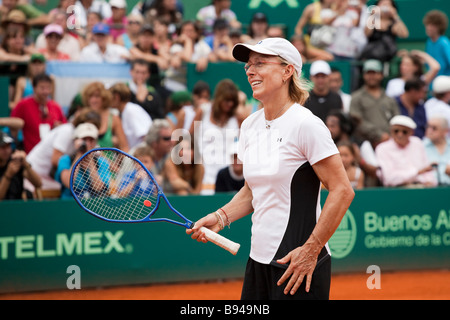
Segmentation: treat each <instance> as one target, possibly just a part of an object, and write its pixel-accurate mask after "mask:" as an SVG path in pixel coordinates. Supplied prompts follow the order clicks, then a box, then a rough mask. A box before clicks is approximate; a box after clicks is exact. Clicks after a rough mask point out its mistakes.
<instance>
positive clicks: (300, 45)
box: [290, 34, 334, 63]
mask: <svg viewBox="0 0 450 320" xmlns="http://www.w3.org/2000/svg"><path fill="white" fill-rule="evenodd" d="M290 41H291V43H292V44H293V46H294V47H296V48H297V50H298V52H300V54H301V56H302V61H303V63H308V62H313V61H317V60H324V61H332V60H334V56H333V54H331V53H329V52H327V51H325V50H322V49H319V48H316V47H313V46H307V45H306V41H305V38H304V36H303V35H300V34H294V35H293V36H292V37H291V38H290Z"/></svg>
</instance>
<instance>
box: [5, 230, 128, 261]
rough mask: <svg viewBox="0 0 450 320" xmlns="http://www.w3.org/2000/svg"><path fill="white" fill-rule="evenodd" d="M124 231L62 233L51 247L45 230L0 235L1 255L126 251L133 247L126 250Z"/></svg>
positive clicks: (17, 257)
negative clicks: (35, 233)
mask: <svg viewBox="0 0 450 320" xmlns="http://www.w3.org/2000/svg"><path fill="white" fill-rule="evenodd" d="M123 234H124V231H122V230H119V231H116V232H115V233H113V232H110V231H94V232H80V233H72V234H71V235H70V236H69V235H67V234H65V233H58V234H56V241H54V242H52V246H51V247H50V244H49V243H47V241H46V239H44V236H43V235H41V234H38V235H23V236H15V237H0V259H1V260H6V259H9V258H12V257H15V258H16V259H26V258H45V257H59V256H63V255H67V256H71V255H89V254H109V253H111V252H113V251H115V252H117V253H124V252H126V251H129V250H125V248H124V246H122V244H121V243H120V239H121V238H122V236H123ZM48 242H50V241H48Z"/></svg>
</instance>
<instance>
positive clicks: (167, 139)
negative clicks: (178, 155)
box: [161, 136, 172, 141]
mask: <svg viewBox="0 0 450 320" xmlns="http://www.w3.org/2000/svg"><path fill="white" fill-rule="evenodd" d="M161 140H163V141H170V140H172V137H170V136H169V137H161Z"/></svg>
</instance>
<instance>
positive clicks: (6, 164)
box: [0, 131, 42, 201]
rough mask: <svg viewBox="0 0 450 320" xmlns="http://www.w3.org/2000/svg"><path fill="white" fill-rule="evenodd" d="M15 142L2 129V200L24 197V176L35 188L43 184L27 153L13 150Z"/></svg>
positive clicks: (0, 184) (0, 167)
mask: <svg viewBox="0 0 450 320" xmlns="http://www.w3.org/2000/svg"><path fill="white" fill-rule="evenodd" d="M13 142H14V140H13V139H12V138H11V137H10V136H8V135H7V134H6V133H4V132H2V131H0V201H1V200H17V199H22V197H23V193H24V191H25V189H24V187H23V180H24V178H26V179H28V180H29V181H30V182H31V183H32V184H33V185H34V187H35V188H40V187H41V184H42V183H41V179H40V178H39V175H38V174H37V173H36V172H35V171H34V170H33V169H32V168H31V165H30V164H29V163H28V162H27V161H26V159H25V158H26V153H25V152H24V151H21V150H16V151H14V152H13V150H12V147H11V144H12V143H13Z"/></svg>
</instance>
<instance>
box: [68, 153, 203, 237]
mask: <svg viewBox="0 0 450 320" xmlns="http://www.w3.org/2000/svg"><path fill="white" fill-rule="evenodd" d="M97 151H114V152H119V153H121V154H123V155H124V156H126V157H128V158H130V159H132V160H134V161H136V162H138V163H139V164H140V165H141V167H142V168H143V169H144V170H145V171H146V173H147V174H148V175H149V176H150V177H151V179H152V181H153V182H154V184H155V185H156V186H157V188H158V195H157V200H156V205H155V207H154V208H153V210H152V211H151V212H150V213H149V214H148V215H147V216H146V217H145V218H143V219H140V220H115V219H108V218H105V217H103V216H101V215H99V214H97V213H95V212H93V211H92V210H90V209H88V208H86V207H85V206H84V205H83V204H82V203H81V201H80V200H79V199H78V197H77V195H76V194H75V191H74V189H73V176H74V172H75V168H77V166H78V163H79V162H80V161H82V160H83V159H84V158H85V157H86V156H87V155H89V154H91V153H93V152H97ZM70 192H71V193H72V196H73V198H74V199H75V201H76V202H77V203H78V205H79V206H80V207H81V208H83V210H84V211H86V212H88V213H90V214H91V215H93V216H95V217H97V218H99V219H102V220H105V221H109V222H118V223H137V222H160V221H164V222H169V223H172V224H175V225H179V226H183V227H185V228H186V229H191V228H192V227H193V226H194V222H192V221H191V220H189V219H188V218H186V217H185V216H184V215H182V214H181V213H180V212H179V211H178V210H176V209H175V208H174V207H173V206H172V205H171V204H170V202H169V200H168V199H167V197H166V195H165V194H164V193H163V192H162V189H161V188H160V186H159V185H158V183H157V182H156V179H155V177H153V175H152V174H151V172H150V171H149V170H148V169H147V168H146V167H145V166H144V164H143V163H142V162H141V161H139V160H138V159H136V158H135V157H133V156H131V155H129V154H128V153H126V152H124V151H122V150H119V149H117V148H94V149H92V150H89V151H88V152H86V153H85V154H83V155H82V156H81V157H80V159H78V160H77V161H76V162H75V164H74V166H73V167H72V171H71V173H70ZM161 197H162V198H163V199H164V201H165V202H166V203H167V206H168V207H169V209H170V210H172V211H173V212H174V213H176V214H177V215H178V216H179V217H180V218H181V219H183V220H184V221H185V222H184V223H183V222H179V221H176V220H172V219H169V218H156V219H151V217H152V215H153V214H154V213H155V212H156V210H158V208H159V204H160V199H161Z"/></svg>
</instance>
